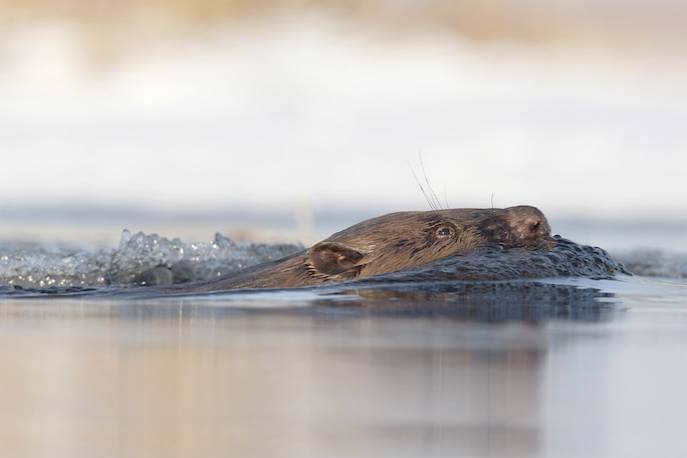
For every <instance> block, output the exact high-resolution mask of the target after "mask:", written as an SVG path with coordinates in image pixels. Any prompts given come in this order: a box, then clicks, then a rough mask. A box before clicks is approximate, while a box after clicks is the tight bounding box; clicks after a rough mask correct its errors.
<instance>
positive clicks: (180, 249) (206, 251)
mask: <svg viewBox="0 0 687 458" xmlns="http://www.w3.org/2000/svg"><path fill="white" fill-rule="evenodd" d="M302 249H303V246H302V245H293V244H264V243H251V244H239V243H237V242H235V241H233V240H231V239H229V238H227V237H225V236H223V235H222V234H220V233H216V234H215V237H214V239H213V240H212V241H211V242H201V243H199V242H195V243H192V242H184V241H182V240H180V239H179V238H174V239H169V238H166V237H163V236H160V235H158V234H145V233H143V232H136V233H133V234H132V233H131V232H130V231H128V230H126V229H125V230H123V231H122V236H121V240H120V242H119V246H118V247H117V248H115V249H101V250H97V251H95V252H91V251H86V250H83V249H80V248H75V247H70V246H55V247H48V246H44V245H41V244H32V243H28V244H27V243H23V244H17V243H11V244H10V243H8V244H4V245H0V284H2V285H16V286H21V287H31V288H49V287H53V286H56V287H71V286H80V287H84V286H105V285H131V284H136V283H138V281H137V277H138V276H139V275H140V274H141V273H142V272H145V271H147V270H149V269H152V268H155V267H158V266H164V267H167V268H169V269H172V271H174V272H175V277H176V278H180V279H182V280H183V281H199V280H209V279H212V278H217V277H219V276H222V275H225V274H228V273H231V272H233V271H236V270H239V269H242V268H245V267H249V266H252V265H255V264H259V263H261V262H266V261H270V260H274V259H278V258H281V257H284V256H286V255H289V254H291V253H295V252H297V251H300V250H302Z"/></svg>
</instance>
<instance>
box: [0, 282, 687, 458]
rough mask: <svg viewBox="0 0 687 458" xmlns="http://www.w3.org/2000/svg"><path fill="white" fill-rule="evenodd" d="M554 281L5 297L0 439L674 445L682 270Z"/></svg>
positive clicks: (424, 450)
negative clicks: (406, 289) (484, 300)
mask: <svg viewBox="0 0 687 458" xmlns="http://www.w3.org/2000/svg"><path fill="white" fill-rule="evenodd" d="M554 283H555V285H554V284H552V282H546V281H544V282H535V283H531V284H530V285H529V286H527V285H526V286H523V288H525V289H527V290H528V291H530V290H531V291H534V292H535V293H534V294H531V295H528V296H523V298H521V299H518V298H515V299H513V298H512V296H511V299H509V300H506V301H503V304H505V305H503V306H500V305H499V304H500V303H499V301H498V300H497V301H493V300H492V301H491V302H490V303H489V304H482V306H480V304H479V300H477V302H475V301H474V299H475V298H474V297H472V298H471V297H470V295H467V296H466V295H462V296H460V298H462V300H463V301H462V302H461V300H459V299H460V298H458V297H457V296H455V295H454V294H453V293H451V291H452V289H451V287H450V285H449V286H445V287H444V288H442V289H440V290H438V292H436V291H435V292H433V293H429V292H428V293H421V292H418V291H415V293H413V294H407V295H403V294H396V295H388V294H384V292H383V291H374V290H369V291H365V290H351V291H336V290H324V291H317V290H315V291H312V290H311V291H307V290H301V291H291V292H271V293H270V292H265V293H258V294H226V293H225V294H215V295H207V296H188V297H170V298H163V299H148V300H136V299H132V298H129V299H116V300H113V299H107V298H102V297H101V298H92V297H90V298H89V297H88V296H84V297H78V296H76V297H72V298H63V299H55V298H53V299H27V298H24V299H17V298H8V297H4V298H2V299H1V300H0V365H1V367H3V369H4V370H3V390H2V391H0V405H2V409H1V410H0V431H1V432H0V440H2V443H3V454H6V455H5V456H17V457H23V456H31V457H40V456H49V457H75V456H84V457H119V456H128V457H139V456H140V457H143V456H146V457H149V456H165V457H177V456H178V457H187V456H191V455H193V456H203V457H206V456H241V457H244V456H475V457H482V456H495V457H501V456H503V457H512V456H541V457H551V456H557V457H558V456H560V457H567V456H579V457H596V456H604V457H631V456H637V457H646V456H685V454H687V439H686V438H685V435H684V431H683V430H684V425H683V423H684V422H683V421H682V416H683V412H684V411H685V410H687V396H686V395H685V386H687V370H685V367H686V365H685V363H687V352H685V350H684V347H685V344H687V282H685V281H677V280H662V279H647V278H641V277H625V276H621V277H619V279H618V280H599V281H594V280H582V279H570V280H557V281H555V282H554ZM590 288H595V289H590ZM416 289H417V288H416ZM537 291H545V294H539V293H537ZM550 291H559V292H562V293H560V294H553V295H551V294H550ZM528 297H529V299H527V298H528ZM466 298H467V299H466ZM561 298H563V299H561ZM565 298H567V299H565ZM547 301H548V302H547ZM380 304H384V306H380Z"/></svg>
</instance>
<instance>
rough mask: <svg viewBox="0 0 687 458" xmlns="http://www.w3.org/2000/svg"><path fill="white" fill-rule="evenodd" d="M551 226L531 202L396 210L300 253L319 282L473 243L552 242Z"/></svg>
mask: <svg viewBox="0 0 687 458" xmlns="http://www.w3.org/2000/svg"><path fill="white" fill-rule="evenodd" d="M553 243H554V242H553V239H552V238H551V228H550V226H549V223H548V221H547V220H546V217H545V216H544V214H543V213H542V212H541V211H540V210H538V209H537V208H535V207H530V206H517V207H510V208H505V209H453V210H432V211H424V212H399V213H391V214H388V215H384V216H380V217H377V218H373V219H369V220H367V221H363V222H361V223H358V224H356V225H354V226H351V227H349V228H348V229H345V230H343V231H341V232H337V233H336V234H334V235H332V236H331V237H329V238H328V239H326V240H324V241H322V242H320V243H317V244H316V245H314V246H312V247H311V248H310V249H309V250H307V252H306V253H305V256H306V266H307V270H308V273H309V274H310V275H311V276H312V277H314V278H316V279H319V280H320V281H341V280H346V279H351V278H355V277H363V276H369V275H376V274H381V273H386V272H394V271H398V270H401V269H404V268H407V267H413V266H418V265H421V264H427V263H429V262H432V261H435V260H437V259H441V258H445V257H447V256H450V255H453V254H459V253H469V252H471V251H473V250H475V249H477V248H479V247H482V246H487V245H498V246H501V247H503V248H513V247H526V248H540V249H547V248H551V247H552V246H553Z"/></svg>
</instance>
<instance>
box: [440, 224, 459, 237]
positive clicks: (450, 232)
mask: <svg viewBox="0 0 687 458" xmlns="http://www.w3.org/2000/svg"><path fill="white" fill-rule="evenodd" d="M455 233H456V230H455V229H454V228H453V227H451V226H441V227H439V228H437V230H436V235H437V238H439V239H447V238H451V237H453V236H454V235H455Z"/></svg>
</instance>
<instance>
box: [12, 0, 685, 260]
mask: <svg viewBox="0 0 687 458" xmlns="http://www.w3.org/2000/svg"><path fill="white" fill-rule="evenodd" d="M686 19H687V6H685V4H684V3H683V2H680V1H678V0H653V1H651V2H650V1H648V0H599V1H596V2H585V1H582V0H558V1H544V0H490V1H480V2H476V1H473V2H466V1H460V0H451V1H448V0H424V1H417V0H393V1H392V0H320V1H316V0H251V1H248V0H225V1H221V0H125V1H117V2H114V1H104V0H100V1H92V0H91V1H86V0H71V1H70V0H64V1H59V0H22V1H18V0H0V100H1V101H2V102H1V103H0V158H1V167H2V168H1V170H2V179H1V180H0V196H1V199H0V238H2V239H4V240H9V239H11V240H18V239H28V240H53V241H56V240H57V241H70V242H78V243H83V244H94V245H108V244H109V245H112V244H116V242H117V240H118V239H119V235H120V232H121V229H123V228H124V227H128V228H130V229H132V230H145V231H151V232H152V231H155V232H160V233H162V234H164V235H167V236H179V237H182V238H186V239H197V240H209V239H210V238H211V237H212V233H213V232H214V231H221V232H223V233H225V234H227V235H229V236H231V237H234V238H237V239H239V240H261V241H301V242H303V243H306V244H308V243H311V242H313V241H315V240H317V239H320V238H323V237H325V236H327V235H328V234H330V233H331V232H333V231H336V230H338V229H341V228H343V227H346V226H348V225H350V224H353V223H355V222H357V221H359V220H361V219H363V218H366V217H370V216H374V215H376V214H380V213H385V212H391V211H397V210H418V209H420V210H421V209H428V208H429V207H428V205H427V203H426V201H425V198H424V196H423V195H422V193H421V192H420V189H419V187H418V184H417V182H416V180H415V178H414V176H413V170H414V171H415V174H417V175H418V177H419V178H420V179H421V180H424V179H423V178H422V177H423V171H422V164H421V160H422V162H423V163H424V169H425V171H426V174H427V176H428V178H429V181H430V182H431V186H432V188H433V189H434V191H435V192H436V194H437V195H438V197H439V199H440V200H441V202H442V204H444V205H446V206H450V207H489V206H491V205H492V201H493V204H494V206H497V207H506V206H510V205H516V204H532V205H536V206H538V207H540V208H542V210H544V212H545V213H546V214H547V215H549V217H550V220H551V222H552V226H553V228H554V231H555V232H557V233H561V234H562V235H564V236H567V237H569V238H572V239H574V240H576V241H580V242H585V243H592V244H597V245H600V246H603V247H605V248H610V249H618V250H620V249H630V248H636V247H658V248H664V249H671V250H686V249H687V235H686V234H687V216H686V211H685V210H687V154H686V152H687V133H686V131H685V127H684V125H685V120H686V119H687V106H686V105H685V100H687V61H686V60H685V58H684V56H685V50H686V47H687V46H686V45H687V35H686V34H685V33H684V27H685V24H686V22H687V21H686ZM420 157H421V158H422V159H421V160H420ZM425 187H426V186H425Z"/></svg>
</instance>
